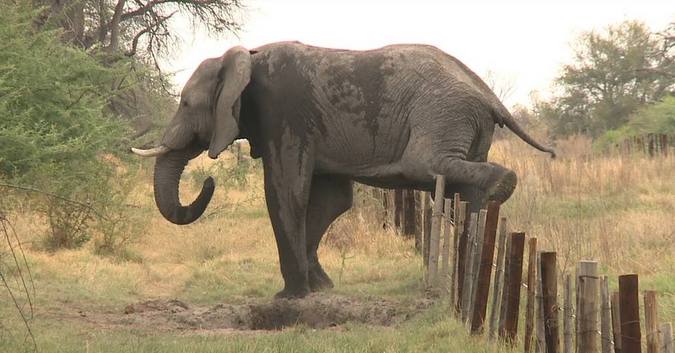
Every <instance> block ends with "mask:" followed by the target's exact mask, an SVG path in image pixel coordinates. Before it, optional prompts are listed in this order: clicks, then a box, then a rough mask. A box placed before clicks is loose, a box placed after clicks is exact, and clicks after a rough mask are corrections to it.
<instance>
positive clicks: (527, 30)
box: [163, 0, 675, 106]
mask: <svg viewBox="0 0 675 353" xmlns="http://www.w3.org/2000/svg"><path fill="white" fill-rule="evenodd" d="M243 1H244V4H245V5H246V7H247V9H246V10H245V11H244V13H243V14H242V16H243V17H242V18H243V20H244V22H243V27H244V28H243V31H242V32H241V33H240V34H239V36H238V38H237V37H234V36H228V37H226V38H221V39H213V38H211V37H210V36H209V35H208V33H207V32H205V31H203V30H197V31H192V30H190V29H189V28H188V26H181V27H182V28H180V29H179V30H180V31H182V33H183V35H182V37H183V43H182V44H181V45H180V46H179V49H178V51H177V52H176V53H175V55H173V56H172V59H170V60H168V61H167V62H166V63H165V64H164V67H163V69H164V70H166V71H169V72H175V83H176V86H177V87H179V88H180V87H182V86H183V85H184V84H185V82H186V81H187V79H188V78H189V77H190V75H191V74H192V72H193V71H194V69H195V68H196V67H197V66H198V65H199V63H200V62H201V61H202V60H204V59H206V58H209V57H216V56H220V55H222V54H223V53H224V52H225V51H226V50H227V49H228V48H230V47H232V46H234V45H243V46H244V47H247V48H249V49H251V48H255V47H257V46H260V45H263V44H267V43H271V42H277V41H286V40H298V41H301V42H303V43H306V44H311V45H315V46H322V47H331V48H343V49H356V50H362V49H374V48H378V47H382V46H385V45H388V44H396V43H424V44H431V45H434V46H436V47H438V48H440V49H442V50H443V51H445V52H447V53H449V54H451V55H453V56H455V57H456V58H458V59H459V60H461V61H462V62H464V63H465V64H466V65H467V66H468V67H469V68H471V69H472V70H473V71H474V72H476V73H477V74H478V75H480V76H481V77H485V76H486V75H487V74H488V73H489V72H490V73H492V76H493V77H495V78H496V81H497V84H498V85H500V86H502V87H506V86H509V87H512V93H511V94H510V96H508V97H507V98H506V99H505V104H506V105H507V106H513V105H515V104H523V105H529V104H530V96H531V93H532V92H535V91H536V92H538V94H539V95H540V96H541V97H544V98H545V97H547V96H548V95H549V94H550V92H551V90H552V86H551V84H552V82H553V80H554V79H555V77H556V76H558V75H559V73H560V69H561V67H562V65H564V64H566V63H571V62H572V57H573V50H572V44H573V43H574V42H575V40H576V38H578V36H579V35H580V34H582V33H583V32H586V31H589V30H602V29H603V28H605V27H606V26H608V25H610V24H615V23H619V22H621V21H623V20H632V19H636V20H640V21H643V22H645V23H646V24H647V25H648V26H649V27H650V28H651V29H652V30H653V31H658V30H662V29H665V28H666V26H667V25H668V23H670V22H673V21H675V1H672V0H670V1H666V0H633V1H627V0H614V1H609V0H565V1H549V0H539V1H525V0H521V1H506V0H502V1H498V0H491V1H488V0H468V1H467V0H463V1H451V0H446V1H441V0H436V1H432V0H408V1H397V0H390V1H384V0H372V1H368V0H361V1H358V0H341V1H337V0H336V1H329V0H314V1H310V0H243Z"/></svg>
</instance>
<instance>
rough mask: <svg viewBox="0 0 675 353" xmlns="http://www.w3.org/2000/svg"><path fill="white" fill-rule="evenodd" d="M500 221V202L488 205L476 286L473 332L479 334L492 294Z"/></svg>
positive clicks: (472, 322)
mask: <svg viewBox="0 0 675 353" xmlns="http://www.w3.org/2000/svg"><path fill="white" fill-rule="evenodd" d="M498 221H499V202H496V201H490V202H489V203H488V208H487V213H486V216H485V226H484V227H483V228H484V231H483V248H482V250H481V257H480V263H479V269H478V281H477V286H476V291H475V293H476V295H475V303H474V310H473V320H472V321H471V332H473V333H479V332H481V331H482V330H483V325H484V323H485V315H486V312H487V302H488V295H489V294H490V279H491V277H492V265H493V259H494V254H495V238H496V236H497V223H498Z"/></svg>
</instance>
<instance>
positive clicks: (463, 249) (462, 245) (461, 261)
mask: <svg viewBox="0 0 675 353" xmlns="http://www.w3.org/2000/svg"><path fill="white" fill-rule="evenodd" d="M460 207H461V208H462V209H463V210H464V214H463V218H462V219H463V220H464V224H463V227H462V228H460V229H459V234H460V236H459V240H458V243H457V305H456V306H457V313H458V314H460V313H461V312H462V299H463V298H464V272H466V271H465V268H464V266H465V265H466V260H467V259H466V258H467V257H468V252H469V248H468V238H469V233H470V228H471V215H469V214H468V212H469V211H468V210H469V204H468V203H467V202H465V201H462V202H461V203H460ZM460 316H461V315H460Z"/></svg>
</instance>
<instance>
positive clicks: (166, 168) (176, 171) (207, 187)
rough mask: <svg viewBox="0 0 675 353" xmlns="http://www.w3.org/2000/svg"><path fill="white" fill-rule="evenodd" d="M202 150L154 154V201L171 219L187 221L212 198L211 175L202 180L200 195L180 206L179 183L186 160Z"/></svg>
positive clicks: (195, 218) (197, 213)
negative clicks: (187, 203) (188, 203)
mask: <svg viewBox="0 0 675 353" xmlns="http://www.w3.org/2000/svg"><path fill="white" fill-rule="evenodd" d="M199 153H201V151H195V150H190V149H185V150H178V151H176V150H172V151H169V152H167V153H166V154H164V155H162V156H159V157H157V160H156V162H155V173H154V174H155V175H154V189H155V203H156V204H157V208H158V209H159V212H160V213H161V214H162V216H164V218H166V220H168V221H169V222H171V223H174V224H181V225H182V224H189V223H192V222H194V221H195V220H197V218H199V217H200V216H201V215H202V213H204V210H205V209H206V206H207V205H208V204H209V201H211V196H213V191H214V188H215V185H214V182H213V178H211V177H208V178H207V179H206V180H204V185H203V186H202V190H201V192H200V193H199V196H198V197H197V199H196V200H194V201H193V202H192V203H191V204H190V205H189V206H183V205H181V203H180V200H179V197H178V184H179V182H180V177H181V175H182V174H183V170H184V169H185V166H186V165H187V163H188V161H189V160H190V159H192V158H194V157H196V156H197V155H199Z"/></svg>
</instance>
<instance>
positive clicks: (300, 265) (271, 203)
mask: <svg viewBox="0 0 675 353" xmlns="http://www.w3.org/2000/svg"><path fill="white" fill-rule="evenodd" d="M275 157H276V158H265V159H264V160H263V163H264V169H265V198H266V201H267V209H268V211H269V215H270V220H271V222H272V228H273V230H274V236H275V238H276V242H277V250H278V251H279V265H280V267H281V274H282V276H283V278H284V289H283V290H282V291H280V292H279V293H277V294H276V295H275V297H277V298H302V297H304V296H306V295H307V294H308V293H309V290H310V289H309V279H308V259H307V237H306V223H305V220H306V215H307V203H308V199H309V189H310V183H311V175H312V167H311V166H312V163H311V158H310V156H309V154H308V153H307V152H306V151H298V150H295V151H293V150H290V149H286V150H284V154H282V155H279V154H275Z"/></svg>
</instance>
